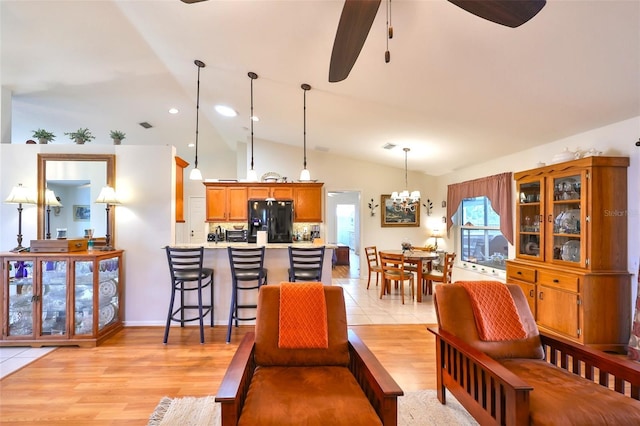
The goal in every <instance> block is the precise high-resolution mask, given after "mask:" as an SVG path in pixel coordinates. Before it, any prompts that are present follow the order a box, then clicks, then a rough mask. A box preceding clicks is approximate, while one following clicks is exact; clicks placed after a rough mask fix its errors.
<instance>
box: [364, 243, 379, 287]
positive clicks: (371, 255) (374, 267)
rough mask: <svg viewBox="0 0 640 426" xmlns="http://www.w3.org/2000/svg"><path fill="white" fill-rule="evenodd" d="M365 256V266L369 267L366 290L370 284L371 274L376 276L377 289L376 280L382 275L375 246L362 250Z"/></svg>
mask: <svg viewBox="0 0 640 426" xmlns="http://www.w3.org/2000/svg"><path fill="white" fill-rule="evenodd" d="M364 252H365V255H366V256H367V266H368V267H369V279H368V280H367V290H368V289H369V285H370V284H371V274H373V273H375V274H376V287H378V279H379V278H380V275H382V267H381V266H380V263H379V262H378V249H377V248H376V246H370V247H365V248H364Z"/></svg>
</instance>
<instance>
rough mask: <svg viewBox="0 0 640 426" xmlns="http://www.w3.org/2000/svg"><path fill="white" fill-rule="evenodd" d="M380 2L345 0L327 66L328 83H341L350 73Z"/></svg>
mask: <svg viewBox="0 0 640 426" xmlns="http://www.w3.org/2000/svg"><path fill="white" fill-rule="evenodd" d="M379 7H380V0H346V1H345V3H344V7H343V8H342V15H340V22H339V23H338V30H337V31H336V38H335V40H334V42H333V51H332V52H331V63H330V64H329V81H330V82H331V83H336V82H338V81H342V80H344V79H345V78H347V76H348V75H349V73H350V72H351V69H352V68H353V65H354V64H355V63H356V59H358V55H360V51H361V50H362V46H364V42H365V40H366V39H367V35H368V34H369V30H370V29H371V25H373V20H374V19H375V17H376V13H377V12H378V8H379Z"/></svg>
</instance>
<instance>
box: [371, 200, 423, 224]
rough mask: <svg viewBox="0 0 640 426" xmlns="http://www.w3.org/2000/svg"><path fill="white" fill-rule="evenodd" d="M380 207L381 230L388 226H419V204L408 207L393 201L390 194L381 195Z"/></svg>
mask: <svg viewBox="0 0 640 426" xmlns="http://www.w3.org/2000/svg"><path fill="white" fill-rule="evenodd" d="M380 205H381V206H382V214H381V215H380V221H381V223H380V225H381V226H382V227H383V228H384V227H388V226H420V202H417V203H414V204H413V205H412V206H411V207H409V206H406V205H403V204H402V203H397V202H395V201H393V200H392V199H391V195H390V194H382V195H381V196H380Z"/></svg>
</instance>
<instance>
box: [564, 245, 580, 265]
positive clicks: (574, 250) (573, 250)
mask: <svg viewBox="0 0 640 426" xmlns="http://www.w3.org/2000/svg"><path fill="white" fill-rule="evenodd" d="M562 260H566V261H568V262H580V242H579V241H576V240H571V241H567V242H566V243H564V245H563V246H562Z"/></svg>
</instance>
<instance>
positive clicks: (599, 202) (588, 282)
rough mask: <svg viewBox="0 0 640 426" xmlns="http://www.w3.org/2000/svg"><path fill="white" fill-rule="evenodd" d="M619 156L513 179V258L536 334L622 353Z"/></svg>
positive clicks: (623, 247) (624, 308) (625, 285)
mask: <svg viewBox="0 0 640 426" xmlns="http://www.w3.org/2000/svg"><path fill="white" fill-rule="evenodd" d="M628 166H629V159H628V158H627V157H599V156H594V157H587V158H583V159H578V160H573V161H567V162H563V163H559V164H554V165H551V166H545V167H540V168H537V169H532V170H527V171H523V172H519V173H515V174H514V179H515V181H516V187H517V194H518V195H517V200H516V239H515V243H516V247H515V249H516V258H515V259H514V260H509V261H507V279H508V280H509V281H510V282H514V283H516V284H518V285H520V287H521V288H522V289H523V291H524V292H525V295H527V300H528V302H529V306H530V307H531V311H532V312H533V314H534V316H535V318H536V322H537V323H538V327H539V328H540V329H542V330H544V331H547V332H551V333H556V334H559V335H561V336H563V337H566V338H569V339H572V340H574V341H577V342H579V343H583V344H586V345H590V346H593V347H597V348H599V349H603V350H615V351H624V347H625V345H626V343H627V342H628V339H629V327H630V321H631V320H630V318H631V317H630V315H631V312H630V296H631V292H630V288H631V287H630V285H631V284H630V274H629V273H628V272H627V270H626V267H627V217H626V214H627V167H628Z"/></svg>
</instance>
